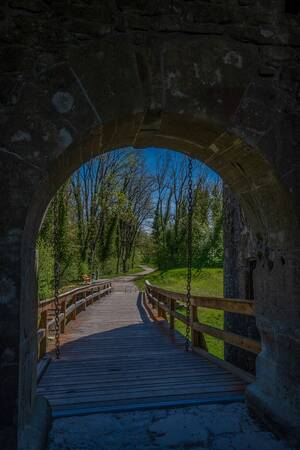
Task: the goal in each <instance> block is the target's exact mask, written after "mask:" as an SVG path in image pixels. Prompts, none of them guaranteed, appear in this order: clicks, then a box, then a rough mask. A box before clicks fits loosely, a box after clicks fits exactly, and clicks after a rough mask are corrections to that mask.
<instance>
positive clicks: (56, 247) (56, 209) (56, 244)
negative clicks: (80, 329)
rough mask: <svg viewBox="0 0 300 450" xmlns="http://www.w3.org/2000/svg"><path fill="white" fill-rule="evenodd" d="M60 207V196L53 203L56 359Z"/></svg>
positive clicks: (58, 332) (58, 308)
mask: <svg viewBox="0 0 300 450" xmlns="http://www.w3.org/2000/svg"><path fill="white" fill-rule="evenodd" d="M59 242H60V237H59V206H58V194H56V195H55V197H54V202H53V249H54V307H55V355H56V359H59V357H60V323H59V315H60V304H59V285H60V263H59V259H60V252H59Z"/></svg>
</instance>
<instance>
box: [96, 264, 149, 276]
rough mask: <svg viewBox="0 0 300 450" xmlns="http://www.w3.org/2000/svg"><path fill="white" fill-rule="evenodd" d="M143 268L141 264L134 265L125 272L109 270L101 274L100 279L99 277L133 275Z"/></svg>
mask: <svg viewBox="0 0 300 450" xmlns="http://www.w3.org/2000/svg"><path fill="white" fill-rule="evenodd" d="M143 270H144V269H143V268H142V267H141V266H136V267H133V268H131V269H129V270H127V272H119V273H117V272H114V273H111V272H110V273H109V274H107V275H105V274H102V275H101V277H100V279H101V278H105V279H107V278H108V279H109V278H116V277H123V276H124V275H135V274H136V273H140V272H143Z"/></svg>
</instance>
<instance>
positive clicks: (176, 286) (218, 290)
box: [136, 268, 224, 359]
mask: <svg viewBox="0 0 300 450" xmlns="http://www.w3.org/2000/svg"><path fill="white" fill-rule="evenodd" d="M186 275H187V271H186V269H185V268H181V269H170V270H166V271H162V270H156V271H155V272H153V273H151V274H149V275H147V276H145V277H139V278H138V279H137V280H136V284H137V286H138V287H139V289H141V290H143V287H144V282H145V279H147V280H149V281H150V283H152V284H154V285H156V286H160V287H162V288H165V289H168V290H170V291H175V292H185V289H186ZM192 293H193V294H194V295H203V296H205V295H207V296H216V297H222V296H223V269H201V270H199V269H193V277H192ZM178 311H179V312H181V313H182V314H184V312H185V311H184V308H178ZM198 317H199V320H201V322H203V323H206V324H208V325H211V326H214V327H216V328H220V329H223V328H224V313H223V311H220V310H215V309H208V308H199V309H198ZM175 325H176V329H177V330H178V331H179V332H181V333H182V334H184V333H185V327H184V325H183V324H182V323H181V322H179V321H178V320H176V321H175ZM205 339H206V343H207V346H208V351H209V352H210V353H212V354H213V355H215V356H217V357H218V358H221V359H224V343H223V341H221V340H219V339H216V338H213V337H211V336H208V335H205Z"/></svg>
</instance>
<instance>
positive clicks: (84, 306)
mask: <svg viewBox="0 0 300 450" xmlns="http://www.w3.org/2000/svg"><path fill="white" fill-rule="evenodd" d="M83 296H84V303H83V311H85V310H86V291H84V292H83Z"/></svg>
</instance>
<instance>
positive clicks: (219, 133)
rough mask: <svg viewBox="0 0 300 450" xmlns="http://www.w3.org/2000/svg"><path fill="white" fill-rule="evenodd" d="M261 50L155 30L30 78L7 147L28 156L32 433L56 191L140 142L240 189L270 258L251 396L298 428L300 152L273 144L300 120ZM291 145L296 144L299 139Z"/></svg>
mask: <svg viewBox="0 0 300 450" xmlns="http://www.w3.org/2000/svg"><path fill="white" fill-rule="evenodd" d="M257 57H258V49H257V48H256V47H254V46H253V45H251V44H249V45H241V44H237V43H236V42H235V41H232V40H230V39H225V38H224V37H223V38H222V39H221V38H220V37H215V36H213V37H201V38H199V36H198V37H197V39H195V38H193V37H185V38H184V39H183V38H182V37H181V38H180V39H178V37H177V36H174V37H168V38H166V39H165V40H163V41H161V40H160V39H157V38H152V37H149V40H147V42H137V43H132V42H131V41H128V40H126V39H124V38H122V39H121V38H117V39H114V40H105V41H101V42H100V43H96V44H93V45H92V46H91V48H89V49H88V50H87V49H85V50H84V51H81V50H78V49H76V50H75V51H73V50H70V51H69V52H68V54H67V55H66V56H65V55H64V57H62V60H61V61H60V62H57V63H56V64H55V65H54V66H53V67H52V68H51V69H48V70H47V71H45V72H42V73H40V74H39V76H38V78H37V79H35V80H34V81H35V82H34V83H31V82H28V83H27V84H26V89H23V92H22V99H21V101H20V102H19V103H18V104H17V105H16V110H15V117H16V118H17V119H18V120H16V121H12V123H10V124H9V126H8V127H7V129H6V130H5V139H7V141H8V142H10V143H11V144H12V145H11V148H12V149H13V152H14V155H13V154H12V153H11V151H8V153H9V154H10V156H11V157H12V158H15V159H17V160H18V161H17V163H19V160H21V162H20V164H21V163H22V164H24V172H25V174H26V177H25V181H24V184H26V189H25V190H24V194H23V196H21V197H22V198H21V197H20V199H17V200H16V207H21V203H22V208H21V212H22V214H21V217H18V220H17V219H16V220H17V223H18V226H19V227H20V224H21V225H22V227H23V226H24V231H23V232H22V235H21V240H20V242H21V243H22V257H21V262H22V266H21V268H20V271H19V272H18V273H17V274H16V281H15V282H16V284H18V283H19V287H18V289H20V293H21V294H20V295H21V306H20V308H21V310H20V321H21V330H20V353H19V354H20V366H19V369H18V379H19V424H20V430H21V434H20V440H21V441H22V440H24V439H26V438H25V437H24V436H25V434H24V433H23V430H24V429H26V424H27V422H28V420H29V417H30V415H31V412H32V409H33V405H34V397H35V376H34V371H33V368H34V364H35V339H36V336H35V323H34V320H35V317H36V314H35V312H36V303H34V300H35V299H34V295H32V294H34V291H35V278H34V271H33V270H32V268H33V267H34V248H35V236H36V233H37V231H38V228H39V225H40V223H41V220H42V217H43V214H44V211H45V209H46V207H47V204H48V202H49V200H50V199H51V196H52V195H53V194H54V192H55V190H56V189H57V188H58V187H59V186H60V184H61V183H62V182H63V181H64V180H65V179H66V178H67V177H68V176H69V175H70V174H71V173H72V172H73V171H74V170H75V169H77V168H78V167H79V166H80V165H81V164H82V163H83V162H85V161H87V160H88V159H90V158H91V157H93V156H95V155H97V154H98V153H99V152H101V151H102V152H103V151H110V150H112V149H117V148H121V147H124V146H130V145H131V146H134V147H137V148H143V147H146V146H149V145H151V146H157V147H165V148H170V149H173V150H178V151H184V152H186V153H187V154H191V155H192V156H194V157H197V158H199V159H201V160H202V161H203V162H205V163H206V164H208V165H209V166H211V167H212V168H213V169H215V170H216V171H217V172H218V173H219V174H220V175H221V176H222V178H223V179H224V180H225V181H226V183H227V184H228V185H229V186H230V187H231V189H232V191H233V192H235V193H236V195H237V197H238V198H239V201H240V203H241V205H242V206H243V209H244V211H245V213H246V215H247V218H248V220H249V222H250V224H251V226H252V228H253V231H254V233H255V235H256V239H257V247H258V249H259V261H260V262H259V267H258V270H257V279H256V280H255V282H256V284H257V286H256V292H257V323H258V327H259V329H260V332H261V336H262V348H263V350H262V352H261V354H260V355H259V357H258V363H257V366H258V367H257V369H258V370H257V381H256V383H255V384H254V385H253V386H251V387H250V388H249V390H248V393H249V394H248V395H249V402H251V404H252V405H255V406H256V407H257V408H258V405H259V408H260V409H261V410H263V411H265V410H267V411H268V412H269V413H271V414H272V415H273V417H274V420H277V421H279V422H280V423H286V420H285V419H286V417H289V421H290V424H291V426H292V427H294V428H295V427H296V420H297V419H296V417H297V407H298V406H299V401H300V398H299V385H298V384H297V383H296V382H294V384H293V380H294V379H295V374H296V372H297V371H299V366H297V363H295V361H294V356H295V354H296V351H297V349H299V340H297V339H298V338H297V336H296V331H297V321H298V316H297V315H299V309H300V305H299V302H298V298H297V292H298V291H297V286H298V284H297V283H299V281H297V274H298V273H299V254H297V249H299V237H300V233H299V206H297V203H296V200H295V198H296V197H295V195H296V187H295V178H294V175H295V173H294V172H293V159H292V156H291V157H290V160H289V161H288V162H284V156H283V149H282V147H279V148H280V150H277V152H274V151H273V144H274V135H276V130H278V129H279V128H280V127H284V126H287V124H288V126H291V127H292V128H293V126H294V127H295V125H293V123H294V122H295V123H297V120H298V118H297V116H296V115H294V116H293V117H292V116H291V114H290V113H287V111H286V105H287V104H288V103H289V97H288V95H287V94H286V93H284V92H283V91H282V90H281V89H280V88H279V87H278V85H277V84H276V83H271V82H269V81H265V80H260V79H258V77H257V70H256V69H257V61H256V59H257ZM195 61H196V62H195ZM293 120H294V122H293ZM283 144H284V145H285V147H286V148H289V146H290V145H291V142H288V141H286V142H284V143H283ZM278 145H279V144H278ZM22 152H23V153H22ZM287 152H289V150H287ZM24 154H25V155H26V156H25V159H24V156H23V155H24ZM291 155H292V153H291ZM32 172H33V173H34V175H33V176H32ZM14 189H15V191H17V189H19V190H20V189H22V185H19V186H17V188H14ZM293 189H294V191H293ZM18 202H19V203H18ZM297 208H298V209H297ZM283 260H284V261H285V264H283V263H282V261H283ZM269 261H271V262H272V263H273V265H272V269H271V268H270V267H271V264H268V262H269ZM287 295H288V297H289V302H287V301H286V297H287ZM287 349H290V350H289V351H287ZM270 374H271V375H270ZM270 376H271V377H272V380H274V382H273V383H272V384H270V382H269V378H270Z"/></svg>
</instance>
